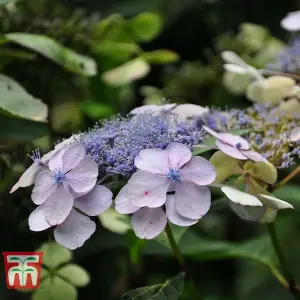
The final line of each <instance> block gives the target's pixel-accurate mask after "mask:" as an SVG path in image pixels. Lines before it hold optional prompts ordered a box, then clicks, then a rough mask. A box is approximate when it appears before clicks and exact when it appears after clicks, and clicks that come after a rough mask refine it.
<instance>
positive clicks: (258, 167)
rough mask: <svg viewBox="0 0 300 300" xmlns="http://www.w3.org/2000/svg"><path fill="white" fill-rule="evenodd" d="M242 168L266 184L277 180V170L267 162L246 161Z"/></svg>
mask: <svg viewBox="0 0 300 300" xmlns="http://www.w3.org/2000/svg"><path fill="white" fill-rule="evenodd" d="M244 170H245V171H246V172H248V173H250V175H251V176H252V177H254V178H257V179H259V180H261V181H263V182H266V183H268V184H273V183H275V182H276V181H277V170H276V168H275V167H274V166H273V165H272V164H271V163H269V162H263V161H258V162H247V163H246V164H245V165H244Z"/></svg>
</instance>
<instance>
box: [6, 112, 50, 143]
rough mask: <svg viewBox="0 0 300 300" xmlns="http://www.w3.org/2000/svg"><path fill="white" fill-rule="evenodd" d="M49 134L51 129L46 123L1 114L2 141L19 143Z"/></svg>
mask: <svg viewBox="0 0 300 300" xmlns="http://www.w3.org/2000/svg"><path fill="white" fill-rule="evenodd" d="M7 128H9V130H7ZM48 134H49V129H48V127H47V125H46V124H44V123H41V122H33V121H28V120H25V119H14V118H10V117H6V116H1V115H0V142H2V143H10V144H17V143H24V142H31V141H33V140H35V139H37V138H40V137H42V136H47V135H48Z"/></svg>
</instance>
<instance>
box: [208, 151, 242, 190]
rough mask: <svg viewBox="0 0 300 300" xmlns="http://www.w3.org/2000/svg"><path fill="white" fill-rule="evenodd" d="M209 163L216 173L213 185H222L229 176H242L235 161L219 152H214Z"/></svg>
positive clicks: (237, 162)
mask: <svg viewBox="0 0 300 300" xmlns="http://www.w3.org/2000/svg"><path fill="white" fill-rule="evenodd" d="M209 161H210V162H211V163H212V164H213V166H214V167H215V171H216V173H217V176H216V179H215V181H214V184H219V183H222V182H224V181H225V180H226V179H227V178H228V177H230V176H231V175H234V174H242V172H243V170H242V169H241V168H240V166H239V161H238V160H237V159H235V158H233V157H230V156H228V155H226V154H224V153H223V152H221V151H217V152H215V153H214V154H213V156H212V157H211V158H210V160H209Z"/></svg>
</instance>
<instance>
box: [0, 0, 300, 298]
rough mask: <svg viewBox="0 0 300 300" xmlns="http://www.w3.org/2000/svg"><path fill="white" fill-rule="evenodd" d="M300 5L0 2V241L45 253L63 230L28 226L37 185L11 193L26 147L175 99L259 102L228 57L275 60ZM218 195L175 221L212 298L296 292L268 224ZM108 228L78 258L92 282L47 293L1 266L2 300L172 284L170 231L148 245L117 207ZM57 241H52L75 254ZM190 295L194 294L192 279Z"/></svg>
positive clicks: (293, 235) (286, 226)
mask: <svg viewBox="0 0 300 300" xmlns="http://www.w3.org/2000/svg"><path fill="white" fill-rule="evenodd" d="M298 5H299V3H298V1H296V0H286V1H277V2H274V1H271V0H266V1H263V2H262V1H259V0H253V1H246V2H245V1H239V0H201V1H199V0H186V1H183V0H152V1H150V0H123V1H121V0H112V1H99V0H61V1H59V0H51V1H49V0H39V1H36V0H19V1H8V0H0V73H1V75H0V97H1V100H0V193H1V197H0V250H1V251H12V250H18V251H21V250H24V251H26V250H28V251H32V250H33V249H38V248H40V247H41V245H42V244H43V243H45V242H47V241H48V240H49V239H50V240H51V232H46V233H45V232H41V233H34V232H30V231H29V228H28V224H27V218H28V215H29V213H30V212H31V211H32V210H33V207H34V205H33V204H32V202H31V200H30V191H29V189H23V190H22V191H18V192H17V193H15V194H14V195H9V190H10V188H11V186H12V185H13V183H14V182H15V181H16V180H17V178H18V176H20V174H21V173H22V172H23V171H24V170H25V167H27V166H28V165H29V164H30V161H29V158H27V157H26V154H27V153H29V152H30V151H31V150H33V149H34V148H36V147H39V148H40V149H41V150H42V151H43V152H46V151H48V150H49V149H50V148H51V147H52V145H53V143H55V142H56V141H58V140H60V139H62V138H65V137H68V136H70V135H71V134H72V133H75V132H78V131H80V130H81V131H84V130H86V129H87V128H89V127H92V126H93V124H94V123H95V122H96V121H98V120H101V119H103V118H107V117H110V116H112V115H113V114H116V113H120V114H122V115H125V114H126V113H128V112H129V111H130V110H131V109H132V108H134V107H136V106H140V105H142V104H144V103H147V104H153V103H161V102H162V101H164V100H162V99H166V100H169V101H170V102H179V103H186V102H189V103H195V104H199V105H202V106H206V105H209V106H218V107H222V108H225V107H247V106H249V105H250V104H251V103H250V102H248V100H247V99H246V98H245V97H244V96H243V92H244V88H243V87H245V86H246V85H247V79H243V78H239V79H237V78H233V75H232V74H224V76H222V74H223V68H222V61H221V58H220V52H221V51H222V50H233V51H235V52H236V53H238V54H239V55H240V56H241V57H243V58H244V59H245V60H246V61H247V62H249V63H251V64H253V65H255V66H256V67H258V68H261V67H263V66H264V65H265V64H266V63H268V62H269V61H271V60H272V59H273V58H274V57H275V56H276V55H277V54H278V53H279V52H280V51H281V50H282V49H283V47H284V46H285V45H286V44H287V42H288V41H289V38H290V37H289V36H288V35H287V34H286V33H285V32H283V30H282V29H281V28H280V25H279V24H280V20H281V19H282V18H283V17H284V16H285V15H286V13H287V12H289V11H293V10H296V9H297V8H299V6H298ZM237 80H240V81H238V82H239V84H236V83H237ZM118 188H119V187H118V186H115V185H113V186H112V189H115V190H118ZM278 193H280V198H282V199H284V200H287V201H289V202H291V203H292V204H293V205H294V206H295V207H296V212H295V213H293V214H289V213H287V214H285V213H282V214H281V216H280V218H279V219H278V222H277V223H276V227H278V229H279V230H280V236H281V239H282V240H283V244H284V245H285V246H286V251H287V257H288V260H289V263H290V266H291V267H292V268H293V271H294V272H295V276H296V278H297V279H298V281H300V265H299V252H300V236H299V229H300V221H299V220H300V218H299V216H300V215H299V212H297V210H298V209H299V208H300V199H299V194H300V187H299V185H297V182H294V184H293V185H291V186H286V187H285V188H284V189H280V190H279V191H278ZM278 196H279V195H278ZM213 197H214V199H215V202H214V205H213V208H212V210H211V211H210V213H209V214H208V215H207V216H206V217H205V218H204V219H203V220H201V221H200V222H199V223H198V224H197V225H195V226H193V228H192V229H190V230H189V231H187V232H183V231H182V230H180V229H178V228H175V232H176V237H177V238H178V240H180V246H181V247H182V250H183V252H184V254H185V255H186V256H187V258H188V263H189V265H190V268H191V271H192V273H193V274H195V282H196V285H197V287H198V289H199V290H200V291H201V292H202V294H204V295H205V296H206V297H205V299H206V300H221V299H222V300H227V299H228V300H232V299H243V300H248V299H249V300H252V299H253V300H254V299H255V300H260V299H273V300H277V299H278V300H285V299H286V300H289V299H291V296H290V295H289V294H288V293H287V292H286V291H285V290H284V289H283V288H282V287H281V286H280V285H279V284H278V282H277V281H276V280H275V279H273V278H272V276H271V272H270V271H272V265H274V264H275V263H276V261H274V255H273V252H272V251H271V250H270V249H269V247H270V246H269V240H268V238H267V237H266V236H265V235H264V232H265V231H264V228H263V226H262V225H257V224H252V223H245V222H243V221H241V220H239V219H238V218H237V217H236V216H234V215H233V214H232V213H231V212H230V210H227V209H224V210H220V206H222V199H221V197H222V195H220V194H218V193H217V192H213ZM221 208H223V207H221ZM97 225H98V228H97V231H96V233H95V234H94V236H93V237H92V238H91V239H90V240H89V241H88V242H87V243H86V244H85V246H84V247H82V248H80V249H78V250H76V251H74V253H73V258H72V262H71V263H72V264H75V263H76V264H78V265H80V266H82V268H84V269H80V270H81V271H78V273H76V274H77V275H76V276H78V278H83V279H82V281H80V280H79V279H78V280H79V281H77V282H75V283H74V282H73V283H72V282H71V283H67V284H69V285H70V284H71V288H70V287H69V288H68V289H67V290H68V291H69V292H63V291H66V288H65V287H62V285H61V283H57V288H56V289H57V290H60V289H61V290H62V292H61V293H62V294H59V293H58V294H53V295H52V294H51V295H50V296H49V294H47V295H48V296H46V295H42V296H40V298H39V297H37V296H36V295H35V294H32V295H31V294H28V293H26V294H24V293H19V292H18V291H12V290H7V289H6V287H5V278H4V272H3V263H2V261H1V263H0V299H3V300H15V299H16V300H18V299H30V298H31V297H33V299H36V300H41V299H47V300H48V299H49V300H52V299H56V300H60V299H64V300H72V299H75V298H76V297H77V298H78V299H94V298H95V297H97V298H99V299H104V300H110V299H112V300H113V299H120V296H121V295H122V294H123V293H125V292H126V291H128V290H129V289H133V288H136V287H140V286H144V285H147V284H157V283H163V282H164V281H165V280H166V279H167V278H170V277H173V276H175V275H176V274H177V273H178V272H179V270H178V265H177V263H176V261H175V260H174V258H173V257H172V255H171V251H170V250H169V248H168V245H167V243H166V240H165V238H164V236H161V237H159V239H158V240H157V241H152V242H145V241H141V240H138V239H137V238H136V237H135V236H134V234H133V232H132V231H131V230H130V229H129V226H128V220H127V219H126V218H125V217H124V218H123V217H121V216H116V215H114V213H113V211H108V212H107V213H105V214H103V215H101V219H99V222H98V224H97ZM112 225H113V226H112ZM51 245H52V244H51V243H50V244H45V245H44V247H48V248H47V249H48V251H51V253H52V254H53V255H54V254H55V253H58V255H62V256H63V257H65V256H64V255H65V254H61V252H60V250H57V249H56V248H55V246H54V248H51ZM52 246H53V245H52ZM49 249H50V250H49ZM67 257H68V255H67ZM233 258H239V259H238V260H236V259H234V260H233ZM70 260H71V257H69V258H68V259H65V258H63V259H62V261H61V263H62V264H66V263H69V262H70ZM45 267H46V269H47V268H49V266H47V265H46V266H45ZM50 268H51V266H50ZM76 268H77V267H76ZM82 270H83V271H82ZM86 272H87V273H88V274H89V275H87V273H86ZM74 276H75V275H74ZM76 276H75V277H76ZM85 276H86V277H85ZM76 278H77V277H76ZM45 280H46V279H45ZM78 282H79V283H78ZM76 284H77V285H76ZM75 287H76V288H75ZM77 287H78V288H77ZM52 288H53V287H52ZM50 289H51V287H50ZM47 297H48V298H47ZM180 299H183V300H184V299H191V294H190V290H189V285H186V286H185V289H184V292H183V294H182V296H181V298H180Z"/></svg>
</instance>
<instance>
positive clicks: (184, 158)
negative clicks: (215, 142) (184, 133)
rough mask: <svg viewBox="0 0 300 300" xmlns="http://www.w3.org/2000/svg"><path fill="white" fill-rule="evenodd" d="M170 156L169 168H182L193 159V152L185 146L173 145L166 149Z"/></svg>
mask: <svg viewBox="0 0 300 300" xmlns="http://www.w3.org/2000/svg"><path fill="white" fill-rule="evenodd" d="M166 151H167V152H168V155H169V164H168V165H169V167H172V168H174V169H179V168H181V167H182V166H183V165H184V164H186V163H187V162H188V161H189V160H190V159H191V158H192V152H191V150H190V149H189V148H188V147H187V146H186V145H184V144H180V143H172V144H171V145H169V146H168V147H167V149H166Z"/></svg>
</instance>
